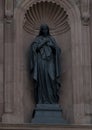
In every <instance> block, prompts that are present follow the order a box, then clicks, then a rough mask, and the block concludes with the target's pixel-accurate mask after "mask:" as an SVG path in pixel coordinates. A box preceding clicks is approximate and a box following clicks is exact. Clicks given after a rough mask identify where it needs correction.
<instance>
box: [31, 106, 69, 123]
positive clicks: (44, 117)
mask: <svg viewBox="0 0 92 130" xmlns="http://www.w3.org/2000/svg"><path fill="white" fill-rule="evenodd" d="M32 124H67V122H66V121H65V120H64V119H63V117H62V109H61V108H60V106H59V105H58V104H37V106H36V108H35V111H34V117H33V119H32Z"/></svg>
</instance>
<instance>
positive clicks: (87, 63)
mask: <svg viewBox="0 0 92 130" xmlns="http://www.w3.org/2000/svg"><path fill="white" fill-rule="evenodd" d="M83 42H84V47H83V53H84V62H83V63H84V64H83V74H84V102H85V105H87V104H89V105H92V87H91V84H92V82H91V80H92V76H91V50H90V48H91V47H90V36H89V26H83ZM85 112H86V111H85ZM91 112H92V111H91Z"/></svg>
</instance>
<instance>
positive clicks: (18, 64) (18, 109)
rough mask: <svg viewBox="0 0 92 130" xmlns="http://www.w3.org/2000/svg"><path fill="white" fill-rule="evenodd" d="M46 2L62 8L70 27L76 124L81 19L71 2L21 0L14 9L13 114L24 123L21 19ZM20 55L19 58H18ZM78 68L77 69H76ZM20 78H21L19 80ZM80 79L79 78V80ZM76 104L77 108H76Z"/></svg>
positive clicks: (80, 59) (81, 80) (79, 92)
mask: <svg viewBox="0 0 92 130" xmlns="http://www.w3.org/2000/svg"><path fill="white" fill-rule="evenodd" d="M41 1H48V2H50V1H51V2H54V3H56V4H59V5H60V6H61V7H63V8H64V9H65V10H66V12H67V14H68V16H69V24H70V27H71V42H72V43H71V47H72V84H73V103H74V104H73V110H74V111H73V115H74V122H75V123H77V122H78V117H77V116H76V113H77V114H78V113H79V111H78V110H77V109H76V108H77V107H80V106H81V104H80V99H79V98H78V95H81V93H82V90H83V89H82V88H83V75H82V70H81V69H80V68H81V66H82V42H81V19H80V11H79V9H78V7H77V6H76V4H75V2H74V1H72V0H31V1H30V0H22V1H20V2H19V4H18V6H17V8H15V14H14V18H15V23H16V24H15V32H16V36H15V47H14V48H15V51H14V62H15V66H14V75H15V78H14V105H15V113H16V114H17V116H18V117H19V119H20V121H21V122H23V121H24V116H23V111H24V110H23V102H22V98H23V93H24V92H23V82H22V81H23V71H19V70H20V69H24V64H22V63H23V62H22V61H23V57H22V53H21V52H20V48H21V47H22V46H21V45H22V42H23V41H22V37H23V34H22V32H23V31H22V30H23V19H24V14H25V11H26V10H27V9H28V8H29V6H32V5H33V4H36V3H37V2H41ZM19 55H20V57H19ZM78 67H79V68H78ZM75 70H76V71H75ZM20 77H21V78H20ZM79 77H80V78H79ZM16 93H19V94H20V95H19V97H16ZM77 104H78V106H77Z"/></svg>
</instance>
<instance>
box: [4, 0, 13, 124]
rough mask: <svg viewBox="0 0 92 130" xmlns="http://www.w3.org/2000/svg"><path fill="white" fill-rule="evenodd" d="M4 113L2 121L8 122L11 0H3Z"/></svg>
mask: <svg viewBox="0 0 92 130" xmlns="http://www.w3.org/2000/svg"><path fill="white" fill-rule="evenodd" d="M4 32H5V34H4V39H5V40H4V103H5V104H4V115H3V117H2V120H3V122H10V121H9V120H10V118H9V116H10V115H12V113H13V95H14V94H13V86H14V85H13V84H14V81H13V80H14V72H13V71H14V68H13V67H14V62H13V61H14V60H13V59H14V56H13V53H14V44H13V0H5V19H4Z"/></svg>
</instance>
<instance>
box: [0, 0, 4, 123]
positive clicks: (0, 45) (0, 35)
mask: <svg viewBox="0 0 92 130" xmlns="http://www.w3.org/2000/svg"><path fill="white" fill-rule="evenodd" d="M3 8H4V2H3V0H0V121H1V116H2V113H3V81H4V80H3V42H4V41H3V33H4V22H3V14H4V11H3Z"/></svg>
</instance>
